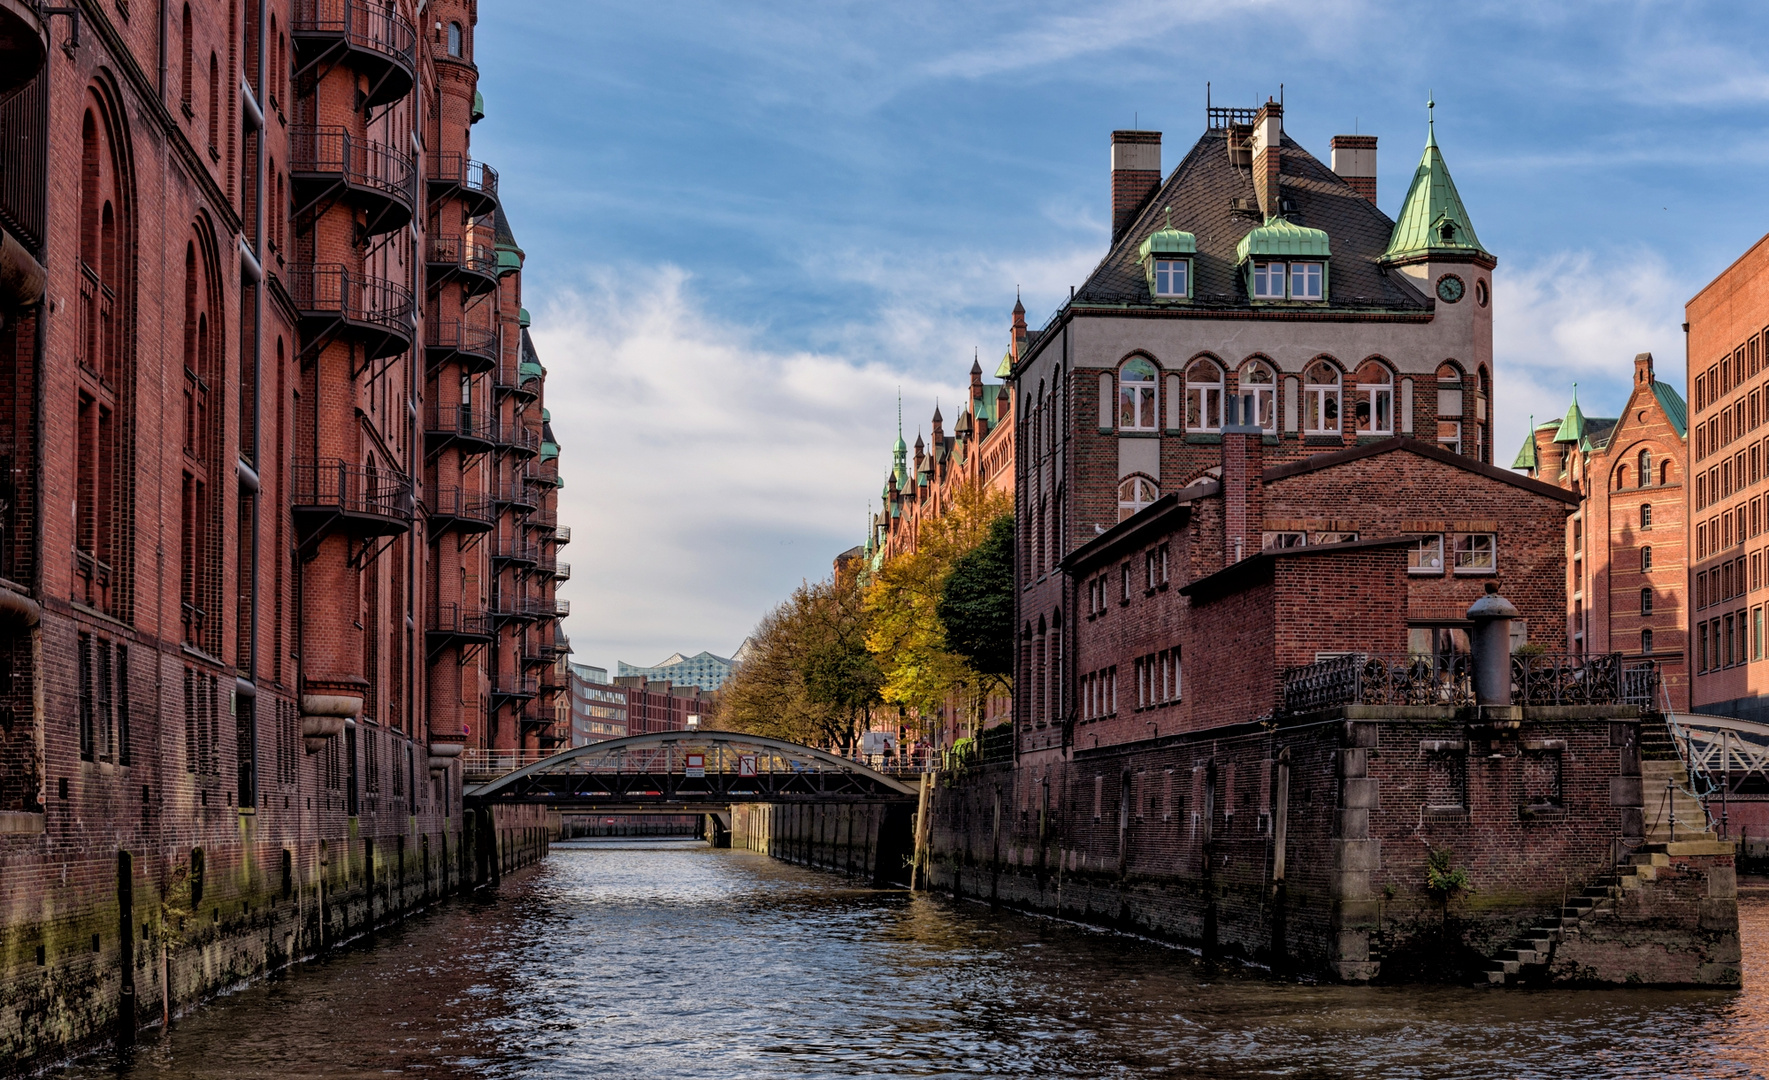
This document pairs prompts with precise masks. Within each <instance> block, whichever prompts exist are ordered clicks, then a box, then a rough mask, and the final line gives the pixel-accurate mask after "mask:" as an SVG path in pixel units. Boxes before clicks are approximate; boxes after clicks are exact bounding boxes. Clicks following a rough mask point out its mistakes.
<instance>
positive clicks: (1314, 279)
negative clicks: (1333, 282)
mask: <svg viewBox="0 0 1769 1080" xmlns="http://www.w3.org/2000/svg"><path fill="white" fill-rule="evenodd" d="M1298 281H1300V282H1301V287H1300V288H1298V287H1297V283H1298ZM1326 296H1327V266H1326V264H1325V263H1318V262H1296V263H1291V264H1290V299H1292V300H1309V301H1314V302H1317V303H1318V302H1319V301H1321V300H1324V299H1326Z"/></svg>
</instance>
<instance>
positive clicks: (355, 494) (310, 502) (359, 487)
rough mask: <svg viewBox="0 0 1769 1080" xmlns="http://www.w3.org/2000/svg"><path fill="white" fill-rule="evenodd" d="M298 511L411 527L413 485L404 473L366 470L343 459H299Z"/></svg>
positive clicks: (296, 477) (296, 480)
mask: <svg viewBox="0 0 1769 1080" xmlns="http://www.w3.org/2000/svg"><path fill="white" fill-rule="evenodd" d="M293 471H294V477H293V479H294V485H295V498H294V504H295V507H296V508H297V509H323V510H332V511H336V512H339V513H344V514H353V515H360V516H363V517H369V518H380V519H383V520H385V521H387V522H391V523H398V524H410V522H411V520H412V507H413V502H412V484H411V480H410V479H409V478H407V477H406V475H405V474H404V473H400V472H394V471H392V470H389V469H374V468H365V467H364V466H361V465H352V464H349V463H348V462H346V461H344V460H342V459H341V458H321V459H319V460H318V461H315V460H314V459H312V458H306V459H297V460H296V462H295V464H294V470H293Z"/></svg>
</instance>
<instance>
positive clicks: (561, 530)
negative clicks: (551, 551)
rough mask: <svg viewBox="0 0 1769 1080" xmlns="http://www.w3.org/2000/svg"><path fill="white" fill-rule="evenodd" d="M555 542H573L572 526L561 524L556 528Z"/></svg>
mask: <svg viewBox="0 0 1769 1080" xmlns="http://www.w3.org/2000/svg"><path fill="white" fill-rule="evenodd" d="M553 543H555V544H569V543H571V526H569V525H561V526H559V527H558V528H557V529H554V530H553Z"/></svg>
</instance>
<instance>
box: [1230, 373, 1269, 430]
mask: <svg viewBox="0 0 1769 1080" xmlns="http://www.w3.org/2000/svg"><path fill="white" fill-rule="evenodd" d="M1276 388H1277V379H1276V377H1275V376H1274V375H1273V374H1272V370H1271V368H1270V367H1268V366H1266V365H1265V364H1263V363H1260V362H1259V361H1257V360H1255V361H1253V362H1252V363H1249V364H1247V365H1246V366H1245V367H1243V368H1241V377H1240V395H1241V410H1240V416H1239V418H1238V419H1239V422H1240V423H1243V424H1246V423H1249V422H1251V423H1252V425H1253V426H1254V427H1262V428H1264V429H1265V430H1267V431H1276V430H1277V427H1278V418H1277V410H1276V409H1275V408H1274V406H1275V404H1276V400H1277V398H1276Z"/></svg>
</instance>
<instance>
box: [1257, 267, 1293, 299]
mask: <svg viewBox="0 0 1769 1080" xmlns="http://www.w3.org/2000/svg"><path fill="white" fill-rule="evenodd" d="M1286 269H1287V267H1286V266H1285V264H1284V263H1254V264H1253V298H1254V299H1255V300H1282V299H1284V276H1285V270H1286Z"/></svg>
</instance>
